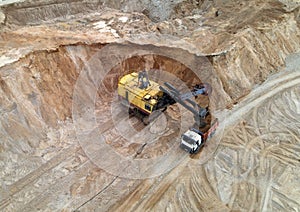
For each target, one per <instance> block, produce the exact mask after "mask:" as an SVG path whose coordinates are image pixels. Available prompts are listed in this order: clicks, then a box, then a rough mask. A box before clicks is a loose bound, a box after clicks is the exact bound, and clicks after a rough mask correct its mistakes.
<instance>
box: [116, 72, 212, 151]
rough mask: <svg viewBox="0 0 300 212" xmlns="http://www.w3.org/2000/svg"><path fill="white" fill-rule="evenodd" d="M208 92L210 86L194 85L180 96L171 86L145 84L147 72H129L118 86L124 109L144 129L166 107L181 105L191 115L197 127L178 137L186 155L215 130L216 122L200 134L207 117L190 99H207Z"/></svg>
mask: <svg viewBox="0 0 300 212" xmlns="http://www.w3.org/2000/svg"><path fill="white" fill-rule="evenodd" d="M211 92H212V89H211V86H210V85H209V84H207V83H202V84H197V85H196V86H194V87H193V88H192V90H191V91H190V92H188V93H184V94H181V93H180V92H179V91H178V90H177V89H176V88H175V87H174V86H173V85H171V84H170V83H167V82H165V83H164V86H161V85H159V84H158V83H156V82H154V81H151V80H149V78H148V74H147V72H146V71H145V70H144V71H140V72H138V73H136V72H132V73H130V74H127V75H125V76H123V77H122V78H121V79H120V80H119V83H118V95H119V98H120V99H121V101H122V104H124V105H126V106H127V107H128V112H129V114H133V115H135V116H137V117H139V118H140V119H141V120H142V121H143V123H144V124H145V125H147V124H149V123H150V122H151V121H152V120H153V119H155V118H156V117H157V116H158V115H159V114H160V113H161V112H164V111H165V110H166V109H167V107H168V106H169V105H173V104H175V103H179V104H181V105H182V106H183V107H185V108H186V109H187V110H189V111H191V112H192V113H193V114H194V119H195V122H196V124H194V125H196V126H197V127H196V128H191V129H190V130H188V131H187V132H185V133H184V134H183V135H182V136H181V145H180V146H181V147H182V148H183V149H184V150H186V151H188V152H190V153H196V152H198V151H199V149H200V148H201V147H202V146H203V144H204V143H205V142H206V140H207V139H208V138H210V137H211V136H212V135H213V134H214V132H215V131H216V128H217V126H218V120H215V121H214V124H212V125H211V127H210V128H209V129H208V130H206V132H202V131H200V130H199V129H204V127H205V126H206V125H207V123H206V117H207V115H208V113H209V109H208V107H206V108H203V107H201V106H199V105H198V104H197V103H196V102H194V101H193V100H192V99H191V98H192V97H197V96H198V95H206V96H207V95H209V94H210V93H211Z"/></svg>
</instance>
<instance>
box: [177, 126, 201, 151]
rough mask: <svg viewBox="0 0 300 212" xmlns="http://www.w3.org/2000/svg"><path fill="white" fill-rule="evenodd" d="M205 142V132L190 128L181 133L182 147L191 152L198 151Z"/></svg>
mask: <svg viewBox="0 0 300 212" xmlns="http://www.w3.org/2000/svg"><path fill="white" fill-rule="evenodd" d="M203 144H204V140H203V134H202V133H201V132H200V131H198V130H195V129H189V130H188V131H186V132H185V133H184V134H182V135H181V143H180V147H181V148H182V149H184V150H185V151H187V152H189V153H191V154H194V153H197V152H198V151H199V150H200V148H201V146H202V145H203Z"/></svg>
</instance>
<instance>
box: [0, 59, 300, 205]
mask: <svg viewBox="0 0 300 212" xmlns="http://www.w3.org/2000/svg"><path fill="white" fill-rule="evenodd" d="M299 61H300V55H299V54H295V55H291V56H290V57H289V58H288V60H287V66H286V68H285V70H283V71H282V72H280V73H277V74H275V75H273V76H271V77H270V78H268V80H267V81H266V82H264V83H263V84H262V85H260V86H258V87H256V88H255V89H254V90H253V91H252V92H251V93H250V94H249V95H248V96H247V97H245V98H244V99H243V100H242V101H241V102H240V103H238V104H236V105H235V106H234V107H233V108H232V109H231V110H230V111H229V110H228V111H227V110H224V111H216V114H215V115H216V117H218V118H219V121H220V126H219V128H218V131H217V133H216V135H215V136H214V137H213V138H212V139H211V140H210V141H209V142H208V143H207V145H206V146H205V147H204V149H203V150H202V151H201V152H200V153H198V154H197V155H194V156H191V155H189V154H187V153H186V152H184V151H183V150H181V149H180V148H179V140H178V138H179V136H178V128H176V126H177V125H176V123H177V122H178V120H179V119H180V117H176V114H178V112H176V111H178V110H180V107H178V106H174V107H171V108H169V109H168V110H167V111H166V112H165V114H163V115H162V116H160V117H159V118H158V119H157V120H156V121H155V122H154V123H152V124H150V125H149V126H147V127H144V126H143V124H141V123H140V122H139V120H137V119H135V118H134V117H132V118H130V117H127V115H122V114H126V111H124V110H123V109H122V106H120V105H119V102H118V101H117V100H116V98H114V97H110V101H107V102H105V105H106V107H100V108H99V110H98V109H97V108H98V107H97V103H96V106H95V109H96V115H95V116H96V123H98V124H96V125H95V126H94V128H93V129H94V130H93V131H91V132H89V133H88V134H80V135H78V132H76V131H78V128H77V127H76V126H74V125H75V124H74V123H71V122H70V123H68V122H65V123H64V124H63V125H62V126H61V127H60V128H59V129H58V130H56V131H54V130H53V131H49V132H48V138H49V140H48V141H47V144H46V143H45V146H43V145H40V146H39V149H38V150H37V151H43V148H44V149H47V150H48V152H46V153H45V154H46V157H45V158H46V161H45V162H44V163H43V164H42V165H39V166H37V167H34V168H33V171H32V172H30V173H26V174H24V172H22V167H20V166H19V167H18V168H16V169H15V170H14V173H12V174H13V175H14V176H17V178H15V179H14V180H12V182H11V183H10V184H9V185H4V183H3V182H2V186H1V191H0V194H1V199H0V200H1V201H0V209H1V211H39V210H41V211H107V210H110V211H161V210H165V211H199V210H201V211H202V210H203V211H231V210H241V211H243V210H245V211H255V210H258V211H271V210H272V211H273V210H274V211H283V210H287V209H288V211H297V210H299V208H300V204H299V202H300V199H299V197H300V189H299V188H300V182H299V175H300V169H299V166H300V160H299V151H300V143H299V142H300V137H299V129H300V122H299V120H300V70H299V67H300V66H299ZM101 104H103V102H102V103H101ZM111 108H113V109H111ZM110 110H113V111H115V112H107V111H110ZM105 111H106V112H105ZM112 114H118V115H112ZM120 114H121V115H120ZM182 114H186V113H185V112H184V113H182ZM187 116H188V114H187ZM83 124H86V123H83ZM183 125H184V127H188V122H184V124H183ZM184 127H183V128H184ZM94 131H97V132H98V133H99V132H100V134H102V135H103V137H102V140H100V141H99V142H102V143H106V144H107V146H110V147H112V148H113V149H114V151H115V152H118V154H117V156H118V155H123V156H124V155H125V156H126V157H125V158H129V160H128V161H130V162H128V161H126V162H124V163H123V161H120V160H122V157H120V158H121V159H119V157H117V156H116V157H115V155H111V154H108V153H107V148H102V147H101V146H100V147H99V143H97V142H98V138H95V137H93V136H95V135H98V134H97V133H96V134H94ZM83 135H84V136H85V137H88V138H90V141H91V142H90V143H83V142H82V140H80V139H84V138H81V137H80V136H83ZM124 135H126V136H128V137H126V136H124ZM103 139H104V140H103ZM51 142H52V143H51ZM49 143H50V145H56V146H57V145H59V146H61V149H60V150H59V151H51V148H50V149H49V146H47V145H49ZM144 144H146V145H144ZM141 146H142V149H141ZM166 152H167V153H166ZM123 159H124V157H123ZM147 159H149V160H150V162H149V161H147ZM136 160H140V163H137V164H134V163H135V161H136ZM127 162H128V163H127ZM131 162H132V163H133V164H134V165H132V164H131ZM32 164H34V162H32ZM120 164H121V165H120ZM122 164H123V165H122ZM33 166H34V165H33ZM145 166H147V167H145ZM149 170H150V171H149ZM1 175H2V176H1V179H2V180H5V177H6V178H7V177H9V176H6V175H5V170H3V171H2V172H1Z"/></svg>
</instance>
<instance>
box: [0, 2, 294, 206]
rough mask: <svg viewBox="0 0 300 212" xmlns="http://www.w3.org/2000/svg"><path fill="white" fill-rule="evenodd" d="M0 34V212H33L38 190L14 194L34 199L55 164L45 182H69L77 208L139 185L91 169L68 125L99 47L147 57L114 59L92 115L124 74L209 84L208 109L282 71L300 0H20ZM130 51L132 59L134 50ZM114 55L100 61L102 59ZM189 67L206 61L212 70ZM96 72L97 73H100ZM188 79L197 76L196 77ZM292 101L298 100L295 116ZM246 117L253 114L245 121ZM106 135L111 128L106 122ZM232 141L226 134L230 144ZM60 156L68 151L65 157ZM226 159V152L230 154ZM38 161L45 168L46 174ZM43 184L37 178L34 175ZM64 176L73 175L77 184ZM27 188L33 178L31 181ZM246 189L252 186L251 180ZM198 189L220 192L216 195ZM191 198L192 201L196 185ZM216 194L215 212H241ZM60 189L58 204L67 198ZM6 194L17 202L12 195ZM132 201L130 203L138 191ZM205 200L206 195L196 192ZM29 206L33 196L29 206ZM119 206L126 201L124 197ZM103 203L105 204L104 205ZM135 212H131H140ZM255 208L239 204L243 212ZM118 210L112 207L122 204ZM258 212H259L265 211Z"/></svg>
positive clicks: (103, 107) (3, 18)
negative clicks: (143, 72) (162, 74)
mask: <svg viewBox="0 0 300 212" xmlns="http://www.w3.org/2000/svg"><path fill="white" fill-rule="evenodd" d="M0 27H1V31H0V38H1V39H0V114H1V117H0V154H1V157H2V158H4V159H3V160H2V162H1V163H0V165H1V166H0V170H3V171H2V172H1V173H0V174H1V181H0V183H1V184H3V186H4V187H3V188H7V187H8V188H7V189H3V190H1V192H0V195H1V196H0V197H1V198H0V201H1V202H0V208H1V209H2V208H6V209H8V210H9V209H11V210H14V209H18V208H19V209H21V208H22V207H21V206H22V205H21V204H20V202H21V203H24V204H25V203H26V204H27V206H28V207H27V211H30V210H31V209H37V208H35V205H38V204H39V203H38V200H37V199H34V198H36V197H38V195H39V193H38V189H36V190H34V191H32V192H37V193H35V194H34V195H36V196H34V195H33V197H32V198H31V196H30V195H28V196H29V198H27V199H26V198H25V200H24V199H23V196H24V195H22V193H21V192H24V193H26V194H28V192H29V193H30V192H31V187H30V186H31V184H32V183H33V181H34V180H32V181H31V178H30V176H31V175H30V174H31V173H32V175H34V176H36V177H37V176H42V173H44V172H43V169H45V170H47V171H49V170H52V168H54V167H56V165H58V164H60V163H63V164H62V165H61V166H62V167H63V168H60V167H58V168H56V169H57V170H56V169H55V170H54V171H53V172H52V171H51V176H52V177H51V178H50V179H49V181H51V183H55V182H56V180H57V179H59V177H65V178H64V179H65V181H66V182H67V183H66V184H68V183H69V184H68V185H69V186H70V187H68V188H70V195H71V196H72V197H73V198H79V199H81V197H82V196H84V198H83V199H84V201H88V200H89V199H90V198H92V196H93V195H94V192H93V189H91V185H93V186H92V187H94V186H95V188H96V190H97V191H98V190H101V189H104V187H105V186H104V187H103V188H102V184H101V183H103V185H104V184H105V185H106V184H107V183H108V184H109V183H111V182H112V184H113V186H115V187H116V189H119V188H121V190H122V189H123V193H122V194H123V195H127V194H128V193H130V192H133V191H132V190H130V189H131V186H133V187H134V188H135V186H137V185H138V184H139V183H140V182H139V181H134V180H121V179H117V180H116V178H115V177H114V176H112V175H109V174H107V173H105V172H103V171H102V170H100V169H99V168H97V167H96V168H95V167H94V165H93V164H92V163H91V162H87V161H88V159H87V156H86V155H85V154H84V153H83V151H82V150H79V149H80V147H79V144H78V143H77V142H75V140H76V138H75V137H76V134H75V132H74V125H73V123H72V122H73V117H72V102H73V100H74V99H73V98H74V96H73V94H74V89H75V86H76V83H77V80H78V77H79V76H80V74H81V73H82V71H83V70H88V68H97V67H87V65H86V64H89V62H90V61H91V60H92V59H93V58H94V57H95V55H97V54H98V53H99V52H100V51H102V49H103V48H104V47H107V46H109V45H110V44H120V45H123V44H124V45H131V47H132V51H133V50H136V49H146V50H147V51H146V50H145V55H146V56H145V55H142V56H135V55H132V58H129V59H126V60H125V61H120V64H116V66H115V67H113V69H112V70H111V71H110V72H109V73H108V74H107V75H106V76H105V78H104V81H103V84H102V85H101V86H102V87H100V88H99V90H98V91H97V94H98V96H97V98H99V99H101V100H102V102H101V104H99V105H97V106H96V109H97V113H99V114H104V113H105V112H106V111H107V110H109V109H110V107H109V103H110V101H112V99H113V97H112V96H111V95H110V92H111V91H113V90H114V89H115V88H116V86H117V81H118V78H119V77H120V76H121V75H123V74H125V73H129V72H130V71H132V70H136V69H142V68H148V69H154V70H158V69H161V70H164V71H167V72H168V73H172V74H174V75H175V76H177V77H178V78H180V79H181V80H182V81H184V82H185V83H186V84H187V85H188V86H191V85H193V84H195V83H197V82H200V81H205V80H209V81H208V82H209V83H211V85H212V86H213V88H214V93H215V94H216V95H215V97H213V98H214V99H213V102H214V104H215V105H214V106H215V109H216V110H224V109H225V108H231V107H232V106H233V105H234V104H236V103H238V102H239V101H241V99H242V98H244V97H245V96H246V95H247V94H249V92H250V91H251V90H252V89H253V88H254V87H257V86H259V85H260V84H262V83H263V82H264V81H265V80H266V79H267V78H268V77H269V76H270V75H272V74H274V73H276V72H279V71H280V70H281V68H282V67H283V66H284V63H285V59H286V57H287V55H289V54H291V53H295V52H298V51H299V50H300V28H299V27H300V7H299V1H286V0H280V1H279V0H278V1H277V0H267V1H260V0H252V1H238V0H234V1H221V0H214V1H209V0H201V1H199V0H174V1H159V0H134V1H132V0H125V1H119V0H113V1H111V0H92V1H77V0H73V1H65V0H50V1H45V0H38V1H31V0H28V1H24V2H19V3H14V4H8V5H4V6H2V7H1V9H0ZM148 50H149V51H148ZM150 50H151V51H150ZM152 50H153V51H152ZM126 51H127V53H128V55H131V50H130V49H129V50H126ZM159 51H161V52H167V53H168V54H169V55H172V54H173V56H174V57H173V58H169V57H166V56H164V55H159V54H153V52H159ZM149 52H150V53H151V54H149ZM116 55H117V56H118V55H119V54H116ZM113 56H114V55H108V57H107V58H106V59H107V61H110V59H111V58H110V57H113ZM174 58H178V60H177V61H176V60H174ZM107 61H106V62H107ZM197 61H209V62H210V66H208V65H207V63H199V62H197ZM96 62H97V60H96ZM100 63H101V61H99V64H100ZM90 65H91V64H90ZM92 65H93V64H92ZM94 65H95V64H94ZM189 65H190V66H189ZM206 65H207V66H206ZM104 73H105V72H103V71H102V72H101V71H99V76H102V75H104ZM196 75H199V76H200V77H199V78H197V77H196ZM201 76H202V77H201ZM158 78H159V77H158ZM91 81H93V80H91ZM87 83H88V82H87ZM89 91H90V90H87V91H84V92H82V93H81V94H80V97H81V98H82V99H83V100H86V101H88V100H89V99H90V98H94V97H91V96H89ZM290 93H291V94H289V95H290V96H292V97H297V95H298V93H297V90H295V91H294V90H292V91H291V92H290ZM292 104H293V103H291V105H292ZM297 104H298V103H297V102H296V103H295V105H296V106H295V108H296V109H297V108H298V105H297ZM86 112H87V113H89V111H86ZM176 112H177V110H176V108H175V109H173V111H168V114H171V115H170V116H172V114H173V116H175V115H174V114H176ZM256 112H257V111H256ZM253 113H255V111H254V112H253ZM260 116H261V114H260ZM272 117H273V116H272ZM101 118H103V119H109V118H110V117H109V114H108V117H106V116H105V115H103V117H101ZM173 118H174V117H173ZM177 118H178V117H177ZM178 119H179V118H178ZM246 120H251V118H250V117H248V116H247V117H246ZM274 120H275V121H276V119H274ZM173 121H174V120H173ZM101 123H102V122H101ZM103 123H106V122H103ZM174 123H175V121H174ZM249 125H251V124H249ZM251 126H252V125H251ZM101 127H103V126H101ZM169 127H170V126H169ZM239 127H240V128H241V131H242V130H244V128H246V127H245V125H243V124H239ZM243 127H244V128H243ZM104 128H105V129H106V128H107V129H109V126H104ZM170 128H171V127H170ZM153 129H154V128H153ZM247 129H248V128H247ZM167 130H168V129H166V131H167ZM172 130H173V131H172ZM176 130H177V129H175V128H174V129H170V131H167V133H169V134H168V135H166V137H168V136H169V135H171V134H172V133H174V132H176ZM231 130H232V129H231ZM272 130H273V129H272ZM272 130H271V131H272ZM288 130H291V131H293V130H295V129H288ZM116 131H117V130H115V131H114V132H110V131H109V130H108V131H107V132H105V133H106V134H105V133H104V134H105V135H106V136H107V137H108V138H110V139H111V140H114V139H119V138H118V137H117V135H116ZM272 132H273V131H272ZM293 132H294V131H293ZM254 133H256V134H259V133H258V132H252V131H251V132H250V134H251V135H249V136H252V135H253V134H254ZM295 133H296V134H297V132H295ZM228 134H230V133H228ZM233 134H234V133H233ZM234 136H235V135H233V136H231V137H230V136H229V137H230V138H236V136H235V137H234ZM258 136H259V135H258ZM246 137H247V136H246ZM162 140H163V139H162ZM109 142H111V141H109ZM119 142H120V143H117V144H114V143H113V144H112V146H113V145H115V146H117V145H119V148H120V147H123V146H122V145H124V146H125V145H126V142H123V141H121V140H120V141H119ZM122 142H123V143H122ZM225 143H226V142H225ZM237 143H238V141H237ZM171 144H172V142H169V141H168V142H166V143H165V144H163V145H161V146H156V147H155V146H154V144H153V146H154V148H153V149H155V151H157V152H159V151H162V149H163V150H167V149H168V148H170V145H171ZM227 144H228V143H226V144H224V146H226V145H227ZM228 145H229V144H228ZM236 145H238V144H236ZM132 146H134V145H132ZM149 146H150V145H149ZM229 146H230V145H229ZM143 148H144V147H143ZM120 149H121V148H120ZM140 149H141V148H140V146H139V145H136V146H134V147H132V148H131V147H129V148H128V152H130V153H132V152H136V151H140ZM224 151H227V150H224ZM228 151H231V150H228ZM58 152H60V154H58ZM65 152H68V153H66V154H64V153H65ZM152 153H153V152H152ZM152 153H151V154H152ZM160 153H161V152H160ZM203 154H205V152H204V153H203ZM278 154H279V153H278ZM145 155H146V154H145ZM145 155H143V154H142V156H143V157H146V156H147V155H146V156H145ZM218 155H219V156H218V157H220V158H221V159H220V160H224V161H225V162H224V163H226V156H224V157H223V155H222V154H221V153H220V151H219V152H218ZM228 155H234V154H233V153H232V152H230V153H228ZM69 156H70V157H71V156H72V159H70V158H69V159H68V161H67V162H66V163H64V162H63V158H67V157H69ZM142 156H140V157H142ZM152 156H153V155H152ZM234 157H235V156H234ZM251 157H252V156H251ZM278 157H281V156H280V155H279V156H278ZM293 157H294V156H293ZM224 158H225V159H224ZM253 158H254V156H253ZM216 160H219V159H218V158H217V159H216ZM237 160H238V159H237ZM257 160H259V159H257V158H255V161H257ZM296 160H297V159H295V161H296ZM19 161H22V163H19ZM295 161H294V160H293V161H292V162H293V164H292V165H293V167H295V166H298V164H297V163H296V162H295ZM216 163H218V162H216ZM220 163H221V162H220ZM222 163H223V162H222ZM44 164H46V165H45V166H43V165H44ZM85 164H88V165H87V167H88V168H87V170H89V171H90V173H89V175H88V176H85V175H84V174H85V171H86V170H85ZM257 164H258V165H259V163H257ZM295 164H296V165H295ZM81 165H82V166H81ZM43 167H44V168H43ZM45 167H46V168H45ZM78 167H79V168H78ZM77 168H78V169H77ZM277 168H278V169H283V166H282V165H278V167H277ZM73 169H77V171H78V170H79V172H78V178H80V177H82V178H80V179H81V180H78V179H77V177H76V176H75V177H74V178H73V176H71V175H72V174H71V173H72V170H73ZM209 169H210V165H209V164H208V165H207V166H205V167H204V168H201V170H200V172H199V173H198V172H194V171H189V173H190V174H192V175H193V177H192V183H191V184H192V185H193V186H196V187H197V186H198V184H197V182H196V179H198V178H201V176H202V175H209V173H208V171H207V170H209ZM181 171H182V170H181ZM45 172H46V171H45ZM99 173H100V174H99ZM180 173H181V172H179V174H180ZM254 174H255V173H254ZM28 176H29V177H28ZM83 176H84V177H85V178H84V177H83ZM174 176H178V175H173V174H170V175H169V176H168V178H170V179H169V180H166V181H165V183H163V186H165V187H168V186H169V185H167V184H168V183H169V182H170V181H172V182H174V181H175V179H173V178H174ZM185 176H186V177H188V175H185ZM46 178H47V177H46V176H43V177H41V178H40V179H41V180H46ZM102 178H103V179H105V180H103V179H102ZM208 178H209V177H208ZM212 178H213V177H211V178H210V179H212ZM237 178H238V177H237ZM68 179H73V180H74V182H73V181H72V180H68ZM82 179H86V181H85V180H82ZM285 179H286V178H285ZM35 180H37V181H38V179H37V178H35ZM251 180H253V178H251ZM37 181H34V182H35V183H36V184H37V185H38V186H37V187H36V188H38V187H39V186H41V185H40V184H41V183H40V182H37ZM124 181H125V182H124ZM154 181H159V179H155V180H153V181H152V180H149V181H146V183H145V184H144V185H143V186H145V187H146V188H147V189H149V188H150V187H151V185H152V183H154ZM25 182H26V183H28V185H29V186H28V188H27V187H26V185H27V184H26V185H24V184H25ZM99 182H100V184H98V183H99ZM15 183H16V185H14V184H15ZM188 183H190V182H188ZM203 183H204V182H202V184H203ZM183 184H185V182H183ZM204 184H205V183H204ZM242 184H243V183H240V184H239V185H240V187H239V188H240V189H241V188H242V187H243V185H242ZM180 185H181V186H182V184H180ZM245 185H247V186H248V184H247V183H245ZM22 186H24V187H26V189H28V190H24V191H23V190H22V188H23V187H22ZM43 186H44V187H42V189H44V190H47V187H45V185H43ZM143 186H140V187H142V188H143ZM251 186H252V185H251ZM251 186H250V187H249V189H250V190H251V189H252V190H255V191H256V188H252V187H251ZM58 187H60V186H59V185H58V184H56V187H55V188H56V189H57V190H59V188H58ZM113 188H114V187H113ZM137 188H139V187H137ZM126 189H128V191H127V190H126ZM170 189H171V190H172V189H173V190H175V191H176V190H178V189H179V190H180V191H182V192H185V190H184V189H183V188H181V187H176V186H175V187H170ZM205 189H206V190H209V189H215V190H216V188H215V187H214V188H205ZM7 190H8V191H7ZM21 190H22V191H21ZM125 190H126V191H127V193H126V192H125ZM141 190H142V189H141ZM158 190H161V191H162V193H163V192H164V191H165V190H164V188H161V189H158ZM171 190H168V192H169V193H170V196H171V195H172V194H173V191H171ZM194 191H195V193H197V188H195V189H194ZM220 191H221V194H220V198H219V197H218V196H217V195H216V194H215V193H217V192H215V191H209V192H208V193H210V194H211V196H213V198H214V200H215V201H218V206H217V207H218V208H215V209H220V210H223V209H224V210H226V209H238V210H242V209H243V205H242V204H240V203H235V204H234V199H231V200H228V198H229V197H228V196H226V194H225V193H226V189H223V188H222V189H220ZM60 192H62V193H61V195H62V196H64V194H63V191H62V190H61V191H60ZM109 192H111V193H110V195H113V193H114V192H113V191H110V190H109V191H108V193H109ZM214 192H215V193H214ZM259 192H260V191H257V198H260V197H261V196H263V195H262V194H260V193H259ZM54 194H56V193H55V192H54ZM167 194H168V193H167ZM210 194H209V195H210ZM13 195H17V197H15V199H13V198H10V197H11V196H13ZM132 195H133V196H134V192H133V194H132ZM180 195H184V194H183V193H180ZM188 195H189V194H188ZM46 196H47V195H46V194H45V195H44V196H43V198H44V199H43V201H45V202H46V201H49V200H48V199H47V197H46ZM116 196H117V197H116V200H118V199H123V197H122V196H118V195H116ZM162 196H163V197H164V200H166V199H167V200H168V198H169V197H170V196H168V195H167V196H164V195H163V194H162ZM200 196H201V195H200ZM65 198H66V199H64V200H62V201H65V202H64V203H65V204H66V205H67V203H66V202H68V201H67V199H68V198H69V197H65ZM149 198H150V200H151V201H150V202H152V203H153V204H156V202H157V201H159V199H157V198H156V197H154V196H151V197H149ZM199 198H200V197H199ZM201 198H202V199H205V198H204V197H202V196H201ZM201 198H200V199H201ZM218 198H219V199H218ZM32 199H34V200H35V201H33V203H32V202H31V200H32ZM104 199H105V198H104ZM133 199H134V198H133ZM116 200H114V201H116ZM22 201H23V202H22ZM95 201H96V202H97V201H100V200H95ZM103 201H105V200H103ZM108 201H109V204H108V205H106V206H105V208H106V209H108V208H109V207H110V206H112V205H113V204H114V201H112V200H108ZM126 201H131V196H129V197H128V198H127V199H126ZM253 201H255V200H254V199H253ZM7 202H8V203H7ZM75 202H76V201H74V202H72V203H73V205H72V208H73V209H76V208H78V207H79V206H81V205H84V204H85V203H84V202H82V201H80V202H78V203H75ZM100 202H101V201H100ZM228 202H229V205H228V204H227V203H228ZM201 203H202V202H201ZM143 204H145V205H146V206H147V207H148V208H152V206H151V205H149V204H148V203H145V202H142V204H141V205H142V206H143ZM172 204H173V203H172ZM226 204H227V205H226ZM257 204H260V203H257ZM262 204H264V203H262ZM101 205H104V204H103V202H101ZM162 205H163V206H164V207H161V208H160V207H158V206H157V207H155V208H158V209H162V208H170V209H174V208H173V207H172V206H170V205H165V202H163V204H162ZM174 205H176V204H175V203H174ZM201 205H202V204H201ZM237 205H238V206H237ZM142 206H141V207H137V208H139V209H140V210H141V209H142V208H143V207H142ZM44 207H50V208H51V207H52V208H54V209H61V208H63V207H60V206H59V204H57V205H54V206H53V205H51V204H50V203H49V204H48V205H47V204H45V205H44ZM86 207H87V208H89V207H91V208H93V205H92V206H91V205H89V204H87V206H86ZM201 207H202V206H201ZM201 207H200V208H201ZM211 207H213V204H211ZM251 207H253V205H252V206H251ZM251 207H250V208H248V207H245V208H247V209H249V210H250V209H251ZM115 208H118V205H116V206H115ZM120 208H126V205H124V204H123V205H121V206H120ZM120 208H118V209H120ZM175 208H176V207H175ZM196 208H197V207H196ZM262 208H264V209H266V208H267V206H265V207H262ZM54 209H53V210H54ZM131 209H134V208H131ZM177 209H178V208H177ZM181 209H185V208H184V207H182V208H181ZM198 209H199V207H198ZM201 209H203V210H205V209H207V210H208V209H209V208H201ZM252 209H253V208H252Z"/></svg>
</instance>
